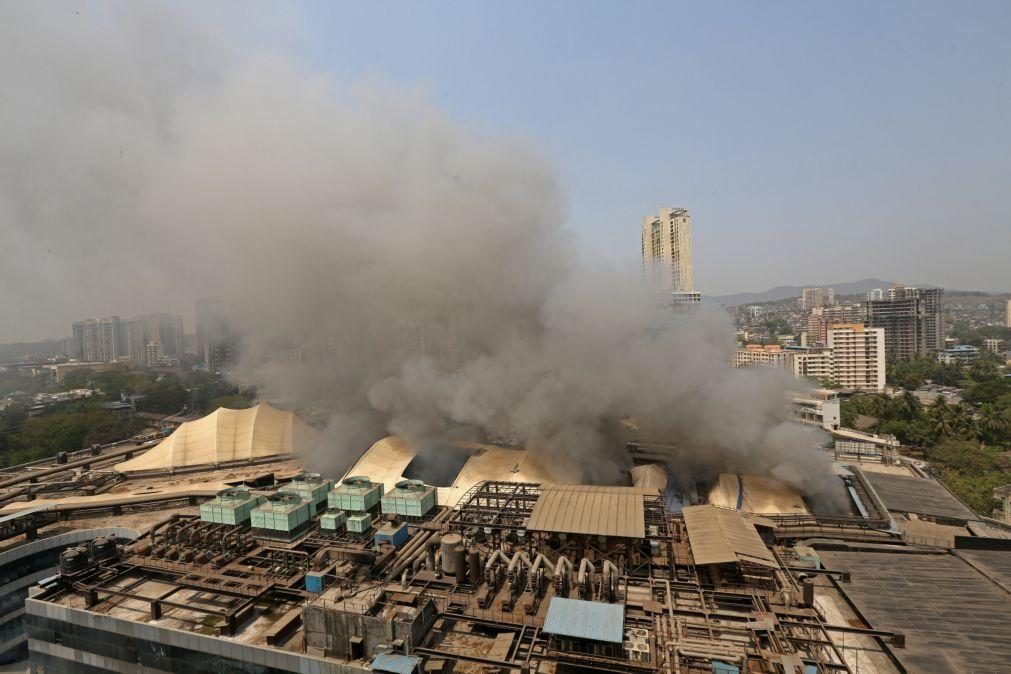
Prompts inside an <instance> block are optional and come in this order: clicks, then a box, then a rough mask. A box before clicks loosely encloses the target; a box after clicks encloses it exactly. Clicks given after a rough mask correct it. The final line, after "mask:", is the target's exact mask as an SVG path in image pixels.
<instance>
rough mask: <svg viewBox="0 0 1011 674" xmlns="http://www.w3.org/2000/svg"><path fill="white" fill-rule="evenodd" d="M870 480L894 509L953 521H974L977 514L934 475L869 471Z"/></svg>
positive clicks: (884, 501)
mask: <svg viewBox="0 0 1011 674" xmlns="http://www.w3.org/2000/svg"><path fill="white" fill-rule="evenodd" d="M865 476H866V477H867V480H868V481H869V482H870V483H871V486H872V487H874V491H876V492H877V493H878V496H880V497H881V501H882V502H883V503H884V504H885V507H886V508H888V509H889V510H891V511H893V512H902V513H916V514H918V515H930V516H933V517H943V518H948V519H954V520H965V521H968V520H975V519H979V518H978V516H977V515H976V514H975V513H973V512H972V511H971V510H969V508H967V507H966V506H965V505H964V504H963V503H962V502H961V501H959V500H958V499H957V498H955V496H954V495H953V494H952V493H951V492H950V491H948V490H947V489H945V488H944V486H943V485H942V484H941V483H940V482H938V481H937V480H934V479H932V478H924V477H914V476H911V475H910V476H906V475H891V474H887V473H878V472H866V473H865Z"/></svg>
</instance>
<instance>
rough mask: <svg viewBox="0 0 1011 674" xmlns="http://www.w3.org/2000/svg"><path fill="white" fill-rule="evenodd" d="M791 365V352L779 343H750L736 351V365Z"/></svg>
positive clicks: (779, 366)
mask: <svg viewBox="0 0 1011 674" xmlns="http://www.w3.org/2000/svg"><path fill="white" fill-rule="evenodd" d="M755 366H759V367H776V368H783V369H787V368H788V367H790V353H789V352H788V351H786V350H784V349H783V347H782V346H780V345H779V344H765V345H762V344H748V345H746V346H745V347H744V348H743V349H738V350H737V352H736V353H734V367H755Z"/></svg>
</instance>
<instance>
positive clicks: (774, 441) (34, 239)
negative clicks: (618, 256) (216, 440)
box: [0, 4, 837, 495]
mask: <svg viewBox="0 0 1011 674" xmlns="http://www.w3.org/2000/svg"><path fill="white" fill-rule="evenodd" d="M137 11H138V10H136V9H135V8H134V6H133V5H132V4H131V5H126V6H124V7H121V8H119V10H118V11H117V12H114V13H113V16H112V17H105V18H104V21H113V24H112V28H109V27H108V25H107V24H102V25H105V26H106V29H105V30H104V31H99V30H97V29H96V30H95V31H94V32H95V35H93V36H90V37H89V36H87V35H85V36H84V37H82V38H81V44H76V45H71V46H69V47H68V46H63V47H62V48H60V49H57V46H56V45H52V44H50V45H49V47H50V48H52V49H53V50H54V52H53V53H46V54H41V53H36V51H37V49H36V48H34V47H32V46H31V43H30V38H31V31H26V30H25V29H24V26H25V25H31V24H32V23H35V24H37V27H38V28H40V29H41V28H44V27H45V26H44V23H45V22H41V23H40V22H39V21H38V17H37V16H35V15H34V14H32V13H31V12H23V13H22V14H24V16H21V17H19V18H20V19H22V20H23V21H24V23H23V24H22V25H21V30H20V31H19V30H13V29H11V28H10V22H0V24H3V25H6V26H8V28H7V29H5V30H4V33H3V34H0V38H11V39H14V38H17V40H18V43H19V44H21V45H22V47H24V48H25V49H28V51H29V54H30V56H31V55H32V54H34V55H35V56H37V62H35V63H34V66H33V67H34V68H35V69H34V70H29V72H28V73H27V74H23V76H21V77H19V78H17V79H14V80H12V81H14V82H15V88H14V90H13V91H8V92H7V97H8V98H7V103H6V105H5V106H4V108H3V110H4V112H3V117H2V118H0V122H3V129H4V130H3V131H0V139H2V141H0V142H2V146H0V150H3V152H2V153H0V170H2V173H0V176H2V177H3V178H4V180H3V181H0V225H2V227H3V231H4V232H9V233H12V234H13V237H12V240H13V242H14V249H15V250H17V253H16V254H13V255H12V254H10V253H6V252H5V255H4V258H5V259H4V262H5V263H8V262H9V263H10V265H11V266H10V267H7V269H6V270H5V271H4V272H0V273H3V274H4V278H3V279H2V280H3V281H4V286H5V287H9V285H8V284H9V283H10V281H11V280H12V279H13V278H14V275H15V274H18V273H19V272H20V273H24V274H28V273H29V272H30V268H31V267H32V265H33V264H37V261H38V260H39V259H40V258H41V259H48V260H50V261H52V263H53V268H54V269H58V270H59V271H58V279H57V283H63V284H65V285H67V286H72V289H71V290H70V291H69V292H70V294H71V297H77V296H81V295H83V294H85V293H86V294H88V295H89V296H92V295H94V294H95V293H102V296H103V297H105V298H107V299H110V298H111V299H115V300H116V301H117V302H118V303H119V304H120V306H122V305H129V307H128V308H126V309H120V310H119V311H120V312H121V313H129V312H130V311H134V310H137V311H139V310H143V309H141V308H137V309H134V307H135V306H137V305H140V304H146V306H147V307H150V306H151V304H152V303H153V302H155V301H159V302H162V303H164V302H166V301H175V302H179V303H182V302H189V301H190V300H191V299H192V298H194V297H203V296H209V295H212V296H216V297H218V298H221V300H223V302H224V303H225V304H226V305H228V306H230V307H232V308H233V311H232V313H231V316H230V317H229V318H230V321H231V322H232V325H233V327H234V328H235V329H236V330H237V331H238V333H239V334H241V335H242V336H243V341H242V353H243V358H242V361H241V363H240V364H239V366H238V367H237V368H236V371H235V372H234V376H235V377H236V378H237V379H238V380H239V381H241V382H242V383H254V384H256V385H258V386H259V390H260V391H261V395H262V397H264V398H265V399H268V400H271V401H274V402H277V403H279V404H283V405H289V406H294V407H297V408H299V409H300V410H303V411H306V412H307V413H309V414H316V415H319V416H321V417H323V418H326V419H327V420H328V423H327V432H326V434H325V442H324V443H323V445H322V447H321V448H320V449H319V450H318V452H317V453H316V454H315V455H313V456H311V457H308V459H307V460H308V461H309V462H310V463H311V464H312V465H314V466H315V467H317V468H320V469H323V470H326V471H327V472H337V471H339V470H341V469H343V468H346V467H347V465H348V464H349V462H350V461H351V460H352V459H353V458H354V457H356V456H357V455H358V454H360V453H361V452H362V451H363V450H364V449H365V448H367V447H368V445H369V444H370V443H371V442H373V441H375V440H376V439H378V438H380V437H382V436H383V435H386V434H388V433H397V434H401V435H403V436H404V437H406V438H407V439H408V440H409V441H410V442H411V443H413V444H414V445H415V446H416V447H418V448H421V449H424V448H429V447H434V446H437V445H439V444H440V443H442V442H444V441H445V440H446V439H447V438H451V437H461V436H467V437H478V438H492V439H498V440H505V441H509V442H515V443H517V444H522V445H524V446H526V447H528V448H529V449H531V450H533V451H536V452H538V453H539V454H540V455H541V458H542V463H544V464H545V465H547V466H548V467H549V468H550V469H551V470H552V471H554V474H555V475H556V476H557V477H558V479H574V478H585V479H591V480H596V481H600V482H620V481H621V480H623V479H626V477H625V474H624V471H626V470H627V469H628V468H629V464H628V459H627V457H626V454H625V452H624V442H625V441H626V440H627V439H628V438H630V437H643V438H650V439H654V440H657V441H661V442H665V443H669V444H672V445H675V446H676V447H677V448H678V458H677V459H676V460H674V462H673V466H672V467H673V469H674V473H675V474H676V475H677V477H678V479H680V480H682V481H683V482H685V483H687V482H688V481H690V480H691V479H696V478H698V479H702V478H707V477H711V476H713V475H714V474H715V473H718V472H720V471H734V472H747V473H756V474H761V475H769V476H773V477H777V478H779V479H782V480H785V481H786V482H788V483H790V484H792V485H794V486H796V487H798V488H800V489H801V490H803V491H805V492H806V493H808V494H811V495H824V494H828V493H830V492H831V491H832V489H831V486H832V485H835V484H837V480H835V479H834V478H832V477H831V472H830V467H829V461H828V459H827V457H826V456H825V455H824V454H823V453H822V452H819V451H816V450H815V447H816V445H817V444H818V443H819V441H820V439H821V438H820V437H819V434H818V433H816V432H814V431H810V430H807V429H804V428H801V427H799V426H796V425H794V424H792V423H790V422H788V421H787V419H786V411H785V405H784V397H785V395H786V393H787V391H788V390H789V388H790V387H791V386H793V385H795V383H794V382H792V381H791V380H790V379H789V378H788V377H787V376H786V375H785V374H781V373H775V372H771V371H756V370H748V371H735V370H733V369H732V368H731V367H730V366H729V359H730V356H731V353H732V349H733V330H732V326H731V323H730V321H729V318H728V317H727V316H725V315H724V314H723V313H722V312H718V311H715V312H714V311H708V310H703V309H699V310H695V311H687V312H680V313H675V312H673V311H671V310H670V309H669V308H666V307H663V306H662V303H660V302H658V301H657V296H656V295H655V294H654V293H653V292H652V291H650V290H649V289H647V288H643V287H642V285H641V283H640V278H639V274H638V273H636V272H637V270H626V271H620V270H615V269H609V268H606V267H605V266H603V265H601V264H598V263H597V261H596V260H594V259H593V258H590V257H581V256H580V255H579V253H578V252H577V251H579V243H578V240H577V237H576V235H575V234H574V233H573V232H571V231H569V230H567V229H566V227H565V224H564V223H565V208H564V198H563V195H562V193H561V190H560V189H559V186H558V185H557V183H556V178H555V174H554V171H553V169H552V166H551V163H550V161H549V159H548V158H546V157H545V156H543V154H542V153H540V152H539V151H538V150H537V148H536V147H534V146H533V144H532V143H531V142H530V141H529V140H525V139H522V138H512V137H502V136H496V135H492V134H488V133H486V132H483V131H481V130H479V129H474V128H469V127H467V126H465V125H463V124H460V123H459V122H457V121H455V120H453V119H451V118H450V117H449V116H447V115H446V114H445V113H444V112H442V111H440V110H439V109H437V108H436V107H435V106H433V105H432V104H431V103H430V102H428V101H427V100H426V99H425V97H424V96H423V95H421V94H418V93H412V92H408V93H404V92H400V91H394V90H391V89H389V88H385V87H382V86H376V85H369V86H366V85H358V86H342V87H338V86H336V85H335V84H334V83H333V82H332V81H331V80H329V79H327V78H326V77H324V76H322V75H320V74H317V73H314V72H311V71H308V70H306V69H305V68H304V67H302V66H300V65H299V64H297V63H294V62H292V61H290V60H288V59H285V58H282V57H278V56H269V55H260V56H255V57H243V58H235V59H233V58H226V57H223V56H222V57H218V56H216V55H215V53H214V50H213V49H211V48H209V47H207V43H206V42H203V41H201V40H200V39H198V38H199V35H198V33H199V31H194V29H193V27H192V26H191V25H188V24H186V23H185V22H183V23H182V25H181V26H178V27H174V28H170V29H167V28H166V25H170V26H171V25H174V24H173V23H172V22H165V21H162V20H159V21H156V22H154V23H153V25H151V24H150V22H149V23H145V22H143V21H141V22H138V21H137V20H136V14H137ZM176 18H177V17H176ZM117 21H118V22H120V23H119V24H117V23H116V22H117ZM123 24H129V25H130V26H132V27H133V28H134V29H136V30H140V31H142V32H143V31H152V32H153V33H155V34H156V37H157V38H158V39H153V38H152V39H150V40H146V39H143V36H135V38H134V39H132V40H131V44H130V45H128V47H129V49H127V52H128V53H125V54H120V53H118V52H116V51H113V53H110V50H109V49H108V48H106V47H105V46H103V42H102V40H101V39H99V38H105V37H108V34H112V35H118V34H119V33H118V32H117V29H122V28H123ZM165 30H170V31H171V33H172V34H171V35H169V36H166V35H165V34H164V31H165ZM26 32H27V35H28V36H27V37H26ZM107 33H108V34H107ZM178 35H182V36H183V37H185V38H186V39H184V40H176V39H173V37H177V36H178ZM0 42H2V40H0ZM180 44H181V45H185V51H186V53H187V54H189V55H190V57H189V58H187V59H185V60H184V61H183V65H184V66H185V67H174V68H173V69H172V71H171V72H169V73H167V74H166V76H165V77H160V78H159V77H155V78H154V79H153V80H151V79H150V78H148V77H144V76H142V75H143V74H145V73H147V72H148V71H151V72H154V73H156V74H158V73H163V70H162V66H161V64H160V62H159V61H158V59H160V58H171V57H172V56H174V55H175V52H176V50H179V49H183V47H180V46H179V45H180ZM0 49H3V52H0V57H7V56H10V54H9V53H7V52H8V50H7V49H4V48H2V47H0ZM33 50H35V51H33ZM134 52H139V53H141V54H143V55H145V56H146V57H147V58H146V59H139V60H138V59H136V58H131V56H133V54H134ZM54 53H55V56H54ZM193 54H200V55H201V56H200V58H195V57H193ZM43 57H45V58H43ZM156 57H157V58H156ZM152 59H153V60H152ZM202 59H206V63H208V64H212V66H208V67H206V68H204V67H200V66H199V63H203V62H204V61H203V60H202ZM5 60H8V59H6V58H2V59H0V62H2V61H5ZM29 61H30V62H31V59H29ZM138 62H139V63H140V64H141V65H140V66H137V65H136V64H137V63H138ZM53 64H55V65H53ZM71 66H73V67H71ZM138 68H140V69H139V70H138ZM66 69H69V70H66ZM5 74H10V73H9V71H5ZM38 92H42V93H41V94H39V93H38ZM33 94H36V95H35V98H34V99H33V98H32V95H33ZM22 96H26V97H27V100H28V101H29V103H25V102H24V101H25V100H26V99H22ZM40 97H41V100H42V102H43V103H44V105H43V106H42V107H43V109H44V111H45V114H43V115H41V116H40V115H38V114H36V113H37V111H36V110H35V107H37V103H38V100H39V99H40ZM31 103H36V105H35V106H34V107H33V105H31ZM51 106H57V107H51ZM33 115H34V116H33ZM12 128H13V129H31V130H32V131H33V134H32V135H31V136H29V137H23V136H19V135H17V134H15V133H13V132H11V131H10V129H12ZM652 206H654V205H651V204H643V208H644V209H649V208H651V207H652ZM615 226H620V227H625V228H627V229H629V232H630V235H629V245H630V246H632V247H634V246H636V245H637V243H636V240H635V239H636V238H637V232H638V225H637V223H635V222H629V223H616V225H615ZM697 226H705V225H704V223H698V224H697ZM54 247H55V249H56V250H57V253H55V254H54V255H51V256H50V257H48V258H47V257H45V255H44V254H43V253H42V251H43V250H49V251H52V250H53V249H54ZM7 250H10V249H7ZM8 258H10V259H8ZM5 266H6V265H5ZM96 275H97V278H96ZM74 279H77V280H78V282H77V283H71V281H73V280H74ZM50 280H52V279H50ZM56 285H57V284H56V283H48V284H43V287H42V288H39V289H38V293H37V294H36V295H35V296H34V302H35V303H36V306H38V307H43V306H46V302H47V301H48V298H51V297H54V296H59V297H61V298H63V299H62V300H59V301H68V300H67V298H66V297H65V296H64V295H62V294H60V293H58V292H55V287H56ZM20 287H24V286H23V285H22V286H20ZM10 296H11V293H9V292H5V294H4V302H5V303H6V302H11V301H12V300H11V297H10ZM54 301H56V300H54ZM89 301H90V300H89ZM17 302H18V303H19V304H18V306H21V305H22V304H24V300H23V299H19V300H17ZM109 303H110V304H111V302H109ZM92 305H94V303H92ZM74 306H76V305H74ZM22 310H23V311H25V312H28V311H29V310H30V309H29V308H28V307H27V306H24V307H23V308H22ZM111 311H112V310H110V311H109V312H110V313H111ZM68 321H69V319H68ZM629 425H634V426H635V430H634V431H630V430H628V428H627V427H628V426H629Z"/></svg>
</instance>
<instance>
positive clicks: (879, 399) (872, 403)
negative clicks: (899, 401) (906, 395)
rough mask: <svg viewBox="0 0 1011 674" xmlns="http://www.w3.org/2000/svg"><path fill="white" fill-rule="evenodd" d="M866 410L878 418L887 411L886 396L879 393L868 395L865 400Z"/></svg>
mask: <svg viewBox="0 0 1011 674" xmlns="http://www.w3.org/2000/svg"><path fill="white" fill-rule="evenodd" d="M867 411H868V412H870V413H871V415H872V416H874V417H875V418H877V419H880V418H881V417H883V416H884V415H885V412H887V411H888V398H886V397H885V396H883V395H880V394H877V395H872V396H870V399H869V400H868V401H867Z"/></svg>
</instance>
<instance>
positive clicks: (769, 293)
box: [705, 278, 926, 307]
mask: <svg viewBox="0 0 1011 674" xmlns="http://www.w3.org/2000/svg"><path fill="white" fill-rule="evenodd" d="M891 285H892V281H882V280H881V279H876V278H865V279H863V280H862V281H850V282H849V283H820V284H817V285H815V284H810V285H806V286H776V287H775V288H769V289H768V290H766V291H765V292H762V293H737V294H736V295H714V296H712V297H706V298H705V301H706V302H707V303H710V304H720V305H723V306H726V307H737V306H740V305H742V304H761V303H762V302H778V301H779V300H788V299H790V298H791V297H800V294H801V292H802V291H803V290H804V288H824V289H825V290H828V289H829V288H835V294H836V296H841V295H858V294H863V293H868V292H870V291H872V290H874V289H875V288H884V289H887V288H889V287H890V286H891ZM924 287H926V286H924Z"/></svg>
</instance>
